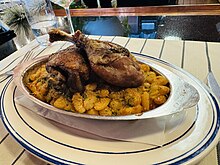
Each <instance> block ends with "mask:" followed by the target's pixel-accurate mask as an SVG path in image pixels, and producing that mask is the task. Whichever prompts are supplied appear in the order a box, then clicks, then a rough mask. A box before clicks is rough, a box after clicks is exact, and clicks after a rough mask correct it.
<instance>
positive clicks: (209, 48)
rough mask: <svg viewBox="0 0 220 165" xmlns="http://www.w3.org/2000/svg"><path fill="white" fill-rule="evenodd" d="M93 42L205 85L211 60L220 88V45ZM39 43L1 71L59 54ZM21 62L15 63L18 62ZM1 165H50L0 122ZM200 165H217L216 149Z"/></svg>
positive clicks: (20, 52) (129, 40)
mask: <svg viewBox="0 0 220 165" xmlns="http://www.w3.org/2000/svg"><path fill="white" fill-rule="evenodd" d="M89 37H90V38H94V39H100V40H107V41H112V42H114V43H117V44H120V45H122V46H125V47H127V48H128V49H129V50H130V51H131V52H137V53H143V54H147V55H150V56H153V57H157V58H161V59H163V60H165V61H168V62H170V63H172V64H175V65H177V66H180V67H182V68H183V69H185V70H186V71H188V72H190V73H191V74H193V75H194V76H195V77H196V78H198V79H200V80H201V81H205V79H206V76H207V73H208V61H207V59H208V58H209V59H210V62H211V67H212V71H213V73H214V74H215V77H216V78H217V81H218V83H219V84H220V74H219V62H220V61H219V51H220V43H215V42H197V41H181V40H180V41H179V40H159V39H135V38H126V37H118V36H89ZM69 44H70V43H65V42H63V44H59V45H60V46H61V47H62V48H65V47H68V46H69ZM37 45H38V44H37V42H36V41H32V42H31V43H30V44H29V45H26V46H25V47H23V48H21V49H20V50H18V51H17V52H15V53H13V54H11V55H10V56H8V57H7V58H5V59H4V60H2V61H0V71H1V70H2V69H3V68H5V67H7V65H8V64H9V63H10V62H11V61H13V60H14V59H16V58H17V57H18V56H20V55H24V54H25V53H26V52H27V51H29V50H33V52H34V55H33V56H35V55H37V56H39V55H46V54H51V53H52V52H56V51H57V50H59V49H60V48H61V47H57V44H56V43H54V44H53V45H52V46H50V47H47V48H43V47H40V46H37ZM207 57H208V58H207ZM19 59H21V58H18V59H17V61H16V62H18V61H19ZM3 86H4V81H3V82H0V92H1V91H2V87H3ZM0 155H1V156H0V164H13V163H15V164H19V165H23V164H25V165H27V164H28V165H31V164H38V165H39V164H47V163H46V162H44V161H42V160H40V159H39V158H37V157H35V156H32V155H31V154H29V153H28V152H27V151H26V150H25V149H24V148H23V147H21V146H20V145H19V144H18V143H17V142H16V141H15V140H14V139H13V137H12V136H11V135H10V134H9V133H8V132H7V130H6V129H5V127H4V125H3V123H2V122H1V121H0ZM199 164H200V165H205V164H211V165H215V164H218V163H217V152H216V148H215V149H213V151H212V152H211V153H209V154H208V155H207V156H206V157H205V158H204V159H203V160H202V161H201V162H200V163H199Z"/></svg>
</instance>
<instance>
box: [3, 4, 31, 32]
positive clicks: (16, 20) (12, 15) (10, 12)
mask: <svg viewBox="0 0 220 165" xmlns="http://www.w3.org/2000/svg"><path fill="white" fill-rule="evenodd" d="M2 18H3V21H4V22H5V23H6V24H7V25H8V26H9V27H10V28H11V29H13V30H14V31H15V33H16V34H20V33H22V32H25V35H26V36H29V34H30V32H31V28H30V25H29V23H28V21H27V18H26V16H25V12H24V9H23V7H22V6H20V5H17V4H15V5H13V6H12V7H8V8H7V9H5V10H4V15H3V16H2Z"/></svg>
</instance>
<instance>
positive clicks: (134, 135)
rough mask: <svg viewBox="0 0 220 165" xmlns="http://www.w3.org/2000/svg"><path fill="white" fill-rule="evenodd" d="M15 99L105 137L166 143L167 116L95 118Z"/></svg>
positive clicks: (26, 99) (62, 122) (21, 97)
mask: <svg viewBox="0 0 220 165" xmlns="http://www.w3.org/2000/svg"><path fill="white" fill-rule="evenodd" d="M15 101H16V103H17V104H19V105H21V106H23V107H25V108H27V109H29V110H31V111H34V112H35V113H37V114H38V115H40V116H42V117H44V118H47V119H50V120H53V121H56V122H58V123H60V124H63V125H66V126H69V127H72V128H75V129H78V130H82V131H85V132H88V133H91V134H95V135H98V136H100V137H103V138H107V139H114V140H120V141H129V142H135V143H144V144H148V145H154V146H162V145H163V144H164V140H165V138H164V137H165V136H164V131H165V124H166V117H159V118H153V119H141V120H130V121H118V120H117V121H116V120H114V121H111V120H94V119H86V118H79V117H74V116H70V115H66V114H61V113H58V112H55V111H52V110H48V109H46V108H44V107H42V106H39V105H38V104H36V103H34V102H32V101H31V100H30V99H28V98H27V97H26V96H24V95H20V96H17V97H16V99H15Z"/></svg>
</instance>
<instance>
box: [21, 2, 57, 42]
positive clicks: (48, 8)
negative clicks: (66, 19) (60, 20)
mask: <svg viewBox="0 0 220 165" xmlns="http://www.w3.org/2000/svg"><path fill="white" fill-rule="evenodd" d="M21 2H22V6H23V7H24V10H25V14H26V17H27V20H28V22H29V24H30V26H31V29H32V32H33V34H34V36H35V38H36V40H37V41H38V42H39V43H40V44H41V45H43V46H47V45H49V44H50V42H49V35H48V31H49V30H50V29H53V28H57V20H56V17H55V14H54V11H53V8H52V5H51V2H50V0H32V1H30V0H21Z"/></svg>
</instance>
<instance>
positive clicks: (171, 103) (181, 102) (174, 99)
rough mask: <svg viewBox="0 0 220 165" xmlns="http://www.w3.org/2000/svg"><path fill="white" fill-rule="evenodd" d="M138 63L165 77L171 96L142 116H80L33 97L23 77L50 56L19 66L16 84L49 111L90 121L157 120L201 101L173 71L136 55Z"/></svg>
mask: <svg viewBox="0 0 220 165" xmlns="http://www.w3.org/2000/svg"><path fill="white" fill-rule="evenodd" d="M135 57H136V58H137V60H138V61H140V62H143V63H145V64H148V65H149V66H150V67H152V68H153V69H154V70H155V71H156V72H158V73H160V74H162V75H164V76H165V77H166V78H167V79H168V80H169V83H170V88H171V92H170V96H169V98H168V100H167V101H166V102H165V103H164V104H163V105H161V106H159V107H157V108H155V109H153V110H150V111H147V112H143V113H141V114H133V115H125V116H97V115H89V114H80V113H74V112H68V111H65V110H61V109H58V108H56V107H54V106H52V105H49V104H48V103H45V102H43V101H41V100H39V99H37V98H35V97H34V96H32V95H31V94H30V92H29V90H28V89H27V88H26V87H25V85H24V84H23V77H24V74H25V72H26V71H27V70H28V69H30V68H31V67H33V66H34V65H36V64H38V63H40V62H43V61H45V60H47V59H48V56H43V57H40V58H37V59H35V60H33V61H29V62H26V63H23V64H21V65H19V66H17V67H16V68H15V70H14V82H15V84H16V85H17V87H18V89H19V90H20V91H21V92H22V93H23V94H24V95H26V96H27V97H28V98H29V99H30V100H32V101H33V102H35V103H37V104H38V105H40V106H43V107H44V108H47V109H48V110H52V111H55V112H58V113H62V114H66V115H71V116H75V117H82V118H89V119H99V120H136V119H146V118H155V117H161V116H166V115H171V114H174V113H178V112H180V111H182V110H183V109H187V108H190V107H192V106H194V105H196V104H197V103H198V101H199V93H198V91H197V90H196V89H195V88H194V87H193V86H192V85H190V84H189V83H187V82H185V81H184V80H182V79H181V77H179V76H177V75H176V74H174V73H172V72H171V71H169V70H167V69H165V68H163V67H161V66H159V65H156V64H154V63H151V62H148V61H147V59H146V58H143V57H140V56H138V55H135Z"/></svg>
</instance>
